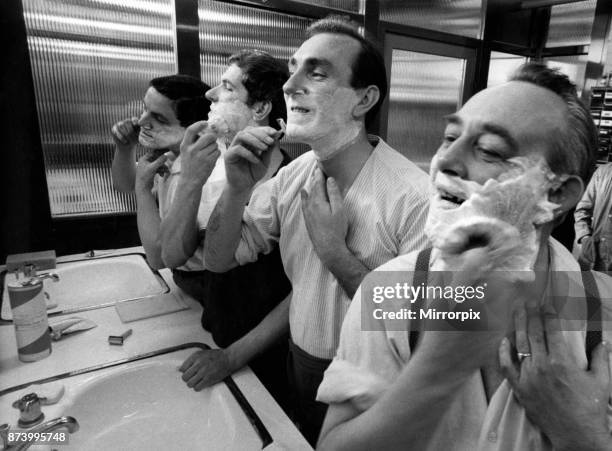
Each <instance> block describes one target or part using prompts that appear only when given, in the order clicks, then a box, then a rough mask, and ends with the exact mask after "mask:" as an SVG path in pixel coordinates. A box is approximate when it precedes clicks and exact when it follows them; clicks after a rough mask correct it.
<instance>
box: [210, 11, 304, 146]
mask: <svg viewBox="0 0 612 451" xmlns="http://www.w3.org/2000/svg"><path fill="white" fill-rule="evenodd" d="M198 15H199V18H200V26H199V30H200V32H199V35H200V71H201V74H202V81H204V82H205V83H208V84H209V85H210V86H214V85H216V84H217V83H219V80H220V79H221V75H222V74H223V72H225V69H226V68H227V60H228V58H229V56H230V55H232V54H233V53H236V52H238V51H240V50H243V49H259V50H264V51H266V52H268V53H270V54H271V55H273V56H274V57H276V58H279V59H281V60H283V61H287V60H288V59H289V57H291V55H293V53H294V52H295V51H296V50H297V48H298V47H299V46H300V44H301V43H302V42H303V41H304V32H305V31H306V28H307V27H308V25H310V23H311V22H312V19H307V18H304V17H298V16H292V15H288V14H281V13H275V12H271V11H265V10H261V9H256V8H250V7H246V6H239V5H232V4H229V3H224V2H216V1H213V0H198ZM282 146H283V148H284V149H286V150H288V151H289V153H290V154H291V155H292V156H294V157H295V156H297V155H298V154H300V153H302V152H304V151H305V150H306V147H305V146H302V145H298V144H293V143H290V142H288V141H286V140H285V141H284V142H283V143H282Z"/></svg>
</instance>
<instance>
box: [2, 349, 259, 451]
mask: <svg viewBox="0 0 612 451" xmlns="http://www.w3.org/2000/svg"><path fill="white" fill-rule="evenodd" d="M195 350H196V348H189V349H184V350H181V351H176V352H173V353H170V354H165V355H160V356H155V357H150V358H147V359H145V360H141V361H136V362H129V363H124V364H121V365H119V366H115V367H112V368H107V369H102V370H97V371H94V372H91V373H87V374H80V375H76V376H70V377H67V378H63V379H60V381H61V382H63V383H64V386H65V389H66V393H65V395H64V397H63V398H62V400H61V401H60V402H59V403H58V404H56V405H54V406H44V407H43V412H44V413H45V420H49V419H52V418H55V417H59V416H64V415H68V416H72V417H74V418H76V420H77V421H78V423H79V426H80V427H79V430H78V431H77V432H75V433H74V434H72V435H71V436H70V441H69V446H70V449H75V450H79V451H92V450H105V451H106V450H130V451H140V450H142V451H150V450H177V451H179V450H181V451H182V450H196V449H198V450H199V449H205V450H213V451H216V450H219V451H229V450H257V449H262V440H261V439H260V437H259V435H258V434H257V432H256V430H255V429H254V427H253V425H251V423H250V422H249V419H248V418H247V416H246V415H245V413H244V412H243V410H242V408H241V407H240V405H239V404H238V402H237V401H236V400H235V399H234V397H233V396H232V394H231V392H230V391H229V389H228V388H227V387H226V385H225V384H223V383H220V384H217V385H215V386H213V387H211V388H208V389H205V390H202V391H200V392H195V391H194V390H192V389H190V388H188V387H187V385H186V384H185V383H184V382H183V381H182V380H181V378H180V376H181V373H180V372H179V371H178V367H179V366H180V365H181V364H182V363H183V361H184V360H185V359H186V358H187V357H188V356H189V355H191V353H192V352H194V351H195ZM26 391H27V390H26ZM17 393H18V392H15V393H12V394H7V395H5V396H4V397H2V399H1V402H0V407H4V405H3V404H6V403H8V402H9V401H13V400H14V398H17V397H18V395H17ZM6 407H7V408H8V406H6ZM0 410H3V409H0ZM12 410H14V412H11V414H12V415H13V416H14V417H15V418H14V419H13V418H8V419H6V418H3V419H2V421H3V422H4V421H6V420H8V422H9V423H11V424H14V422H15V420H16V418H17V417H18V415H17V411H16V410H15V409H12ZM32 449H45V448H43V447H40V448H39V447H33V448H32Z"/></svg>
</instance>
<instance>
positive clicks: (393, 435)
mask: <svg viewBox="0 0 612 451" xmlns="http://www.w3.org/2000/svg"><path fill="white" fill-rule="evenodd" d="M429 334H430V333H426V334H424V336H425V335H429ZM437 334H442V335H443V336H444V334H445V333H444V332H437ZM447 334H448V333H447ZM452 338H453V337H452V336H447V339H448V340H450V339H452ZM447 339H446V338H444V339H443V340H441V341H442V342H444V341H447ZM456 355H457V356H458V354H456ZM473 372H474V367H473V366H472V365H466V364H465V361H463V360H461V359H460V358H457V357H453V356H452V355H450V354H449V353H448V352H445V351H443V346H437V345H436V347H433V348H432V347H431V346H428V345H426V343H425V342H422V343H420V344H419V348H418V349H417V351H416V353H415V354H414V356H412V358H411V359H410V360H409V361H408V364H407V365H406V366H405V367H404V369H403V370H402V373H401V374H400V376H399V377H398V379H397V380H396V381H395V382H394V383H393V385H392V386H391V387H390V388H389V389H388V390H387V391H386V392H385V393H384V394H383V395H382V397H381V398H380V399H379V400H378V402H376V403H375V404H374V405H373V406H372V407H371V408H370V409H368V410H366V411H365V412H362V413H361V412H359V410H358V409H357V407H356V406H355V405H353V404H352V403H350V402H346V403H342V404H332V405H330V406H329V409H328V411H327V416H326V418H325V422H324V424H323V429H322V431H321V435H320V438H319V443H318V446H317V449H321V450H328V449H329V450H345V449H346V450H364V451H365V450H370V449H427V446H428V444H429V442H430V440H431V437H432V435H433V431H435V429H436V427H437V425H438V423H439V421H440V418H442V416H443V415H444V413H445V412H446V411H447V410H448V408H449V406H450V404H451V403H452V402H453V400H454V395H455V394H456V392H457V391H458V390H459V389H460V388H461V386H462V385H463V384H464V383H465V381H466V380H467V378H468V377H469V376H470V375H471V374H473Z"/></svg>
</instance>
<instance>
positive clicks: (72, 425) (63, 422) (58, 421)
mask: <svg viewBox="0 0 612 451" xmlns="http://www.w3.org/2000/svg"><path fill="white" fill-rule="evenodd" d="M61 428H66V429H68V432H69V433H70V434H74V433H75V432H76V431H78V430H79V423H78V422H77V420H76V419H75V418H74V417H59V418H54V419H53V420H49V421H46V422H44V423H42V424H39V425H38V426H36V427H33V428H31V429H27V430H24V431H23V432H27V433H28V434H36V433H38V434H41V433H47V432H55V431H57V430H58V429H61ZM8 434H9V426H8V424H3V425H2V426H0V436H1V437H2V441H3V442H4V443H3V445H4V447H3V448H2V449H3V450H5V451H25V450H27V449H28V448H30V446H32V445H33V444H34V442H35V439H32V440H30V441H28V442H24V443H17V444H14V445H9V442H8Z"/></svg>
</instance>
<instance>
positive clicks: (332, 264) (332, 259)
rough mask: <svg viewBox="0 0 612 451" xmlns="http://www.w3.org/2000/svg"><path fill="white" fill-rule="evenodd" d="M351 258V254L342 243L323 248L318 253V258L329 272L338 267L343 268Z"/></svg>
mask: <svg viewBox="0 0 612 451" xmlns="http://www.w3.org/2000/svg"><path fill="white" fill-rule="evenodd" d="M353 257H354V255H353V253H352V252H351V251H350V250H349V248H348V247H346V242H344V241H339V242H338V243H336V244H329V245H327V246H323V249H320V253H319V258H320V259H321V261H322V262H323V263H324V264H325V266H327V268H328V269H329V270H330V271H332V270H333V269H335V268H337V267H339V266H344V263H345V262H346V261H347V260H348V259H351V258H353ZM332 272H333V271H332Z"/></svg>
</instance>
